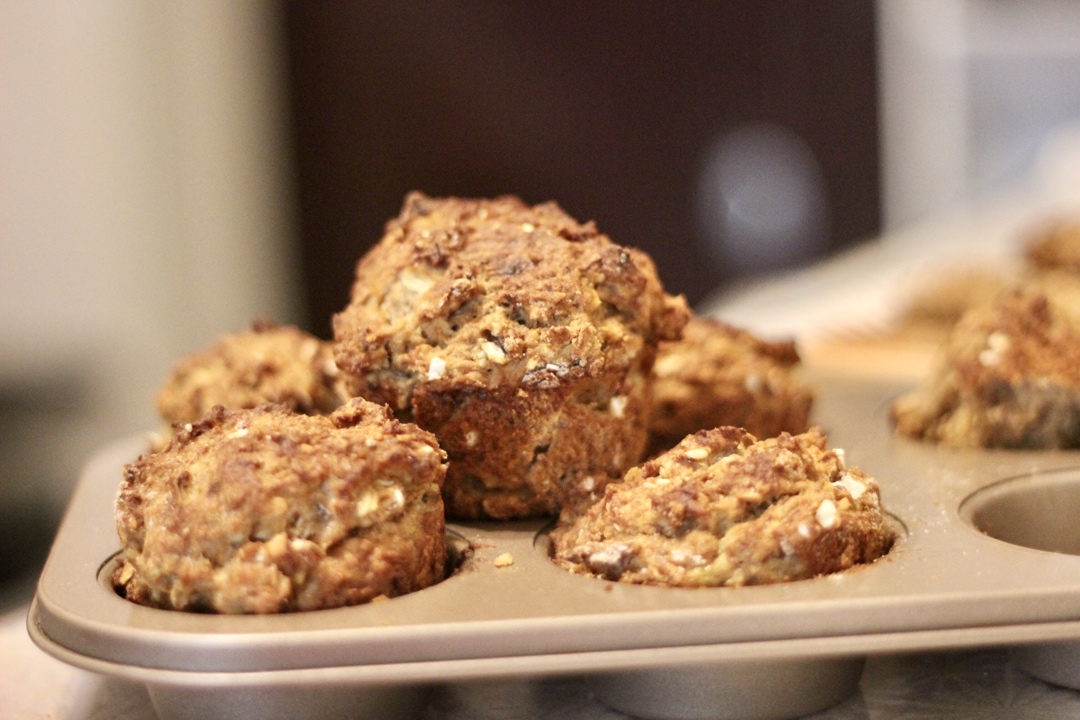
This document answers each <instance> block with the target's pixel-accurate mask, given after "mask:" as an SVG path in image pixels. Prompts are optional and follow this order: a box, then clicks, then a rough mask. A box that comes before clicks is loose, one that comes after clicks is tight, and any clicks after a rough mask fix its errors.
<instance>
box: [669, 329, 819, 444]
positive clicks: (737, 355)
mask: <svg viewBox="0 0 1080 720" xmlns="http://www.w3.org/2000/svg"><path fill="white" fill-rule="evenodd" d="M798 364H799V353H798V351H797V350H796V349H795V343H794V342H791V341H781V342H769V341H766V340H762V339H760V338H758V337H756V336H755V335H753V334H752V333H750V332H747V331H745V330H740V329H738V328H734V327H732V326H730V325H727V324H725V323H723V322H720V321H718V320H714V319H711V318H705V317H697V316H695V317H693V318H692V319H691V320H690V322H688V323H687V325H686V327H685V328H683V335H682V339H680V340H676V341H667V342H662V343H660V347H659V350H658V351H657V357H656V364H655V365H654V366H653V375H654V385H653V400H652V408H651V410H650V412H649V440H650V443H649V447H650V449H649V453H648V454H649V455H650V456H651V455H654V454H657V453H659V452H662V451H664V450H667V449H669V448H671V447H673V446H674V445H675V444H676V443H678V442H679V441H680V440H682V439H683V438H684V437H686V436H687V435H689V434H691V433H694V432H697V431H698V430H708V429H710V428H715V427H720V426H721V425H733V426H735V427H741V428H743V429H744V430H747V431H748V432H749V433H750V434H752V435H754V436H756V437H759V438H765V437H774V436H776V435H779V434H780V433H781V432H784V431H787V432H792V433H801V432H805V431H806V430H807V428H808V427H809V418H810V409H811V406H812V405H813V402H814V395H813V393H812V392H811V391H810V389H809V388H808V387H807V386H806V385H805V384H804V383H803V382H802V381H800V380H799V379H798V378H797V377H796V376H795V368H796V367H797V366H798Z"/></svg>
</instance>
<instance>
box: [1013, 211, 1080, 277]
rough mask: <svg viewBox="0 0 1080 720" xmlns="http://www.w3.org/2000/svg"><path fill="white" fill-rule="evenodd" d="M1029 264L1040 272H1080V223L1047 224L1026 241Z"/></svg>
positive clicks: (1061, 220) (1033, 232) (1074, 220)
mask: <svg viewBox="0 0 1080 720" xmlns="http://www.w3.org/2000/svg"><path fill="white" fill-rule="evenodd" d="M1024 255H1025V258H1026V259H1027V261H1028V263H1029V264H1030V265H1032V266H1033V267H1034V268H1037V269H1039V270H1065V271H1068V272H1072V273H1077V272H1080V221H1078V220H1076V219H1071V220H1069V219H1060V220H1055V221H1053V222H1047V223H1046V224H1045V225H1043V226H1042V227H1040V228H1038V229H1036V230H1034V231H1032V232H1031V234H1030V235H1029V237H1027V238H1026V240H1025V241H1024Z"/></svg>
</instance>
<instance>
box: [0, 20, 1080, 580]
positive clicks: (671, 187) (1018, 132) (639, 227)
mask: <svg viewBox="0 0 1080 720" xmlns="http://www.w3.org/2000/svg"><path fill="white" fill-rule="evenodd" d="M1078 119H1080V3H1076V2H1072V1H1065V0H1030V1H1026V2H1018V1H1009V0H880V1H879V2H877V3H870V2H864V1H858V0H827V1H823V2H809V1H805V2H779V3H758V2H752V1H750V0H737V1H735V2H727V3H696V2H695V3H691V2H673V3H663V4H658V3H651V2H643V1H638V0H631V1H630V2H618V3H616V2H613V1H612V2H599V3H588V4H586V3H575V2H569V1H565V0H556V1H555V2H536V1H533V0H529V1H526V2H515V3H494V2H472V3H465V2H458V3H346V2H327V3H302V2H298V1H297V2H293V1H284V2H257V1H256V0H235V1H233V2H228V3H220V2H211V1H209V0H195V1H181V0H164V1H162V2H157V3H137V2H133V1H132V0H99V1H98V2H94V3H70V2H64V1H62V0H0V601H2V597H3V595H2V593H3V592H4V590H3V589H2V588H4V587H8V588H11V587H14V588H16V590H13V591H10V592H22V591H24V590H25V588H26V587H27V582H29V580H28V578H30V579H32V577H33V576H34V574H35V573H36V571H37V567H38V564H39V563H40V562H41V558H42V557H43V556H44V553H45V552H46V551H47V547H48V543H49V542H50V539H51V536H52V533H53V531H54V530H55V527H56V523H57V522H58V521H59V517H60V515H61V513H62V511H63V507H64V504H65V503H66V500H67V497H68V495H69V493H70V491H71V488H72V487H73V485H74V483H75V481H76V479H77V474H78V469H79V467H80V465H81V464H82V463H83V462H84V461H85V459H86V458H87V456H88V455H89V454H91V453H92V452H94V451H95V450H96V449H97V448H99V447H101V446H102V445H103V444H104V443H107V442H110V441H112V440H114V439H116V438H119V437H123V436H126V435H130V434H131V433H138V432H144V431H147V430H150V429H153V428H154V427H155V426H156V424H157V420H156V417H155V414H154V409H153V404H152V397H153V394H154V392H155V390H156V388H157V387H158V385H159V384H160V383H161V382H162V381H163V380H164V378H165V376H166V374H167V373H168V372H169V369H170V367H171V365H172V364H173V362H174V361H175V360H176V359H177V358H178V357H179V356H181V355H183V354H186V353H189V352H193V351H195V350H198V349H201V348H202V347H205V346H206V345H208V344H210V343H211V342H213V340H214V339H215V338H216V337H217V336H219V335H220V334H223V333H225V332H230V331H235V330H239V329H243V328H245V327H247V326H248V325H249V324H250V321H251V320H252V319H253V318H255V317H271V318H274V319H276V320H278V321H279V322H283V323H296V324H298V325H300V326H302V327H304V328H305V329H307V330H309V331H311V332H313V333H315V334H318V335H320V336H323V337H328V336H329V332H330V316H331V315H332V313H334V312H336V311H337V310H339V309H341V307H343V306H344V304H345V303H346V301H347V297H348V287H349V283H350V280H351V275H352V267H353V264H354V263H355V261H356V259H357V258H358V257H359V256H360V255H361V254H362V253H363V252H364V251H365V250H366V248H367V247H369V246H370V245H371V244H372V243H374V242H375V241H376V240H377V239H378V237H379V235H380V233H381V229H382V226H383V224H384V223H385V221H386V220H387V219H388V218H390V217H391V216H393V215H395V214H396V213H397V211H398V209H399V207H400V204H401V200H402V198H403V196H404V195H405V193H406V192H408V191H410V190H413V189H418V190H422V191H424V192H427V193H428V194H431V195H447V194H454V195H464V196H490V195H495V194H502V193H513V194H517V195H520V196H521V197H522V198H524V199H525V200H527V201H529V202H533V203H535V202H543V201H546V200H556V201H558V202H559V203H560V204H561V205H562V206H563V207H564V208H565V209H566V210H567V211H568V212H570V213H571V214H572V215H574V216H576V217H578V218H579V219H581V220H588V219H592V220H595V221H596V222H597V224H598V225H599V227H600V229H601V230H602V231H604V232H606V233H607V234H609V235H610V236H611V237H612V238H613V239H615V240H616V241H617V242H620V243H622V244H626V245H634V246H638V247H641V248H643V249H645V250H647V251H648V252H650V253H651V254H652V255H653V257H654V259H655V260H656V262H657V265H658V267H659V270H660V274H661V277H662V279H663V280H664V282H665V284H666V286H667V287H668V289H669V290H670V291H672V292H676V293H684V294H685V295H686V296H687V297H688V299H689V300H690V301H691V302H692V303H695V304H700V303H702V302H704V301H706V300H707V299H708V298H709V297H710V296H712V295H713V294H715V293H717V292H722V291H725V290H726V289H730V288H732V287H738V286H740V284H746V283H750V282H753V281H754V280H755V279H758V278H761V277H767V276H769V275H770V274H773V273H776V272H778V271H781V270H785V269H790V268H793V267H800V266H805V265H807V264H809V263H812V262H815V261H818V260H821V259H823V258H828V257H831V256H834V255H836V254H837V253H841V252H843V251H844V250H845V249H848V248H852V247H854V246H856V245H858V244H860V243H863V242H866V241H868V240H870V239H872V238H874V237H876V236H879V235H880V234H882V233H889V232H894V231H896V230H897V229H898V228H903V227H906V226H910V225H911V224H917V223H920V222H925V221H927V219H928V218H933V217H934V216H935V215H937V214H939V213H942V212H946V211H948V209H949V208H952V207H955V206H957V205H958V204H963V203H966V202H972V201H976V200H978V199H980V198H987V197H992V196H993V195H994V194H995V193H999V192H1002V191H1003V190H1007V189H1009V188H1011V187H1014V186H1017V185H1022V184H1023V183H1025V182H1028V181H1029V179H1030V177H1031V173H1032V169H1033V168H1034V167H1035V166H1037V165H1038V164H1039V163H1040V162H1041V161H1042V160H1043V159H1045V155H1046V152H1047V148H1048V147H1051V148H1052V147H1055V145H1054V143H1061V142H1064V141H1063V140H1062V138H1066V139H1067V138H1069V137H1075V135H1076V132H1075V130H1073V123H1074V122H1076V121H1077V120H1078ZM118 481H119V469H118ZM5 583H6V584H5Z"/></svg>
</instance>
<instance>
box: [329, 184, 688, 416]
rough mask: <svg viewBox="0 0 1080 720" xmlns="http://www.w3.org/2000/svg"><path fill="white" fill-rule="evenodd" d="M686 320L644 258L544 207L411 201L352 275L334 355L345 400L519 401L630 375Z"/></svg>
mask: <svg viewBox="0 0 1080 720" xmlns="http://www.w3.org/2000/svg"><path fill="white" fill-rule="evenodd" d="M687 313H688V310H687V308H686V302H685V300H684V299H683V298H682V297H672V296H669V295H668V294H666V293H665V292H664V290H663V288H662V286H661V283H660V281H659V279H658V278H657V275H656V270H655V267H654V265H653V263H652V261H651V259H650V258H649V257H648V256H647V255H645V254H644V253H642V252H640V251H638V250H634V249H631V248H625V247H621V246H619V245H616V244H615V243H613V242H612V241H611V240H610V239H609V238H608V237H607V236H605V235H603V234H601V233H600V232H599V231H598V230H597V229H596V226H595V225H594V224H593V223H592V222H588V223H584V224H583V223H579V222H578V221H576V220H575V219H573V218H572V217H570V216H569V215H567V214H566V213H565V212H564V211H563V210H562V209H561V208H559V206H558V205H556V204H555V203H553V202H549V203H544V204H541V205H535V206H529V205H526V204H525V203H523V202H522V201H521V200H520V199H518V198H516V197H512V196H504V197H499V198H495V199H490V200H487V199H483V200H472V199H462V198H443V199H433V198H429V197H427V196H425V195H423V194H421V193H412V194H410V195H409V196H408V197H407V198H406V200H405V203H404V206H403V208H402V211H401V214H400V215H399V216H398V217H397V218H395V219H394V220H391V221H390V222H389V223H388V224H387V227H386V233H385V235H384V237H383V238H382V240H381V241H380V242H379V243H378V244H377V245H376V246H375V247H374V248H373V249H372V250H371V251H369V252H368V253H367V254H366V255H365V256H364V257H363V258H361V260H360V261H359V263H358V265H357V268H356V280H355V283H354V285H353V288H352V298H351V302H350V304H349V305H348V307H346V308H345V309H344V310H343V311H342V312H341V313H339V314H337V315H336V316H335V317H334V336H335V340H336V345H335V356H336V360H337V364H338V366H339V368H340V369H341V370H342V372H343V373H345V374H346V375H347V376H348V382H349V385H350V389H351V390H352V392H354V394H356V395H361V396H363V397H368V398H370V399H375V400H379V401H381V402H386V403H388V404H390V405H391V406H392V407H394V408H396V409H398V410H402V409H406V408H408V406H409V399H410V396H411V393H412V389H413V387H415V385H416V383H420V382H423V383H430V384H433V385H435V386H445V387H455V388H460V387H475V388H494V387H506V386H509V387H520V388H521V389H523V390H526V391H527V390H530V389H534V388H536V389H543V388H545V387H554V386H557V385H558V384H559V383H560V382H562V381H563V380H565V379H572V378H575V377H582V376H590V375H594V374H597V373H598V372H600V371H601V370H603V369H604V368H606V367H609V366H615V367H628V366H632V365H635V364H637V363H640V360H641V355H642V353H643V352H651V348H652V347H653V346H655V343H656V342H657V341H659V340H661V339H670V338H675V337H677V336H678V334H679V332H680V330H681V329H682V326H683V324H684V323H685V322H686V317H687ZM649 361H650V363H651V355H650V357H649Z"/></svg>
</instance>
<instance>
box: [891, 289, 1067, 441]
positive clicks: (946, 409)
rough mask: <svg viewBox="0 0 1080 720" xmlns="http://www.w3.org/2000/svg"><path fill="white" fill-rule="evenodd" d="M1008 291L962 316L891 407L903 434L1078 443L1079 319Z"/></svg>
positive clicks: (1028, 294)
mask: <svg viewBox="0 0 1080 720" xmlns="http://www.w3.org/2000/svg"><path fill="white" fill-rule="evenodd" d="M1052 297H1056V295H1048V294H1046V293H1044V292H1040V291H1037V290H1034V289H1025V290H1011V291H1007V292H1004V293H1002V294H1001V295H1000V296H999V297H998V298H997V300H996V301H995V302H994V303H992V304H990V305H987V306H985V307H979V308H974V309H972V310H970V311H968V312H967V313H966V314H965V315H964V316H963V317H961V318H960V320H959V322H957V324H956V326H955V327H954V328H953V329H952V332H951V333H950V334H949V337H948V338H947V340H946V342H945V343H944V345H943V346H942V347H941V350H940V352H939V355H938V357H937V359H936V362H935V365H934V367H933V368H932V369H931V372H930V373H929V374H928V375H927V377H926V378H924V380H923V381H922V382H921V383H920V384H919V386H918V387H917V388H915V389H914V390H913V391H911V392H909V393H907V394H905V395H902V396H900V397H899V398H897V399H896V401H894V403H893V405H892V407H891V408H890V419H891V421H892V422H893V424H894V426H895V429H896V431H897V432H898V433H900V434H901V435H907V436H909V437H917V438H923V439H926V440H931V441H934V442H938V443H940V444H942V445H948V446H954V447H1007V448H1033V449H1034V448H1057V447H1077V446H1078V445H1080V320H1078V318H1077V316H1076V315H1075V314H1074V313H1075V309H1068V308H1066V307H1063V306H1062V305H1059V304H1058V303H1057V302H1055V301H1054V300H1052Z"/></svg>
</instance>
